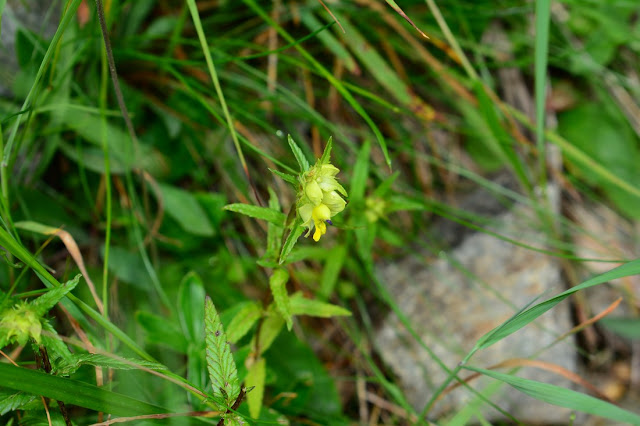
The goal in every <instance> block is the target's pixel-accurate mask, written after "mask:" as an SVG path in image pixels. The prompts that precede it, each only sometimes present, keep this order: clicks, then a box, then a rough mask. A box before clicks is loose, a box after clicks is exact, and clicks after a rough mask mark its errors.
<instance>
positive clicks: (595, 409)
mask: <svg viewBox="0 0 640 426" xmlns="http://www.w3.org/2000/svg"><path fill="white" fill-rule="evenodd" d="M464 368H465V369H467V370H470V371H475V372H478V373H481V374H484V375H485V376H489V377H492V378H494V379H496V380H500V381H502V382H505V383H507V384H508V385H510V386H512V387H514V388H516V389H517V390H519V391H520V392H522V393H524V394H527V395H529V396H530V397H532V398H535V399H538V400H540V401H544V402H548V403H549V404H553V405H558V406H560V407H566V408H570V409H572V410H577V411H581V412H583V413H589V414H595V415H596V416H602V417H605V418H607V419H611V420H616V421H619V422H624V423H628V424H636V425H637V424H640V416H639V415H637V414H634V413H632V412H630V411H627V410H623V409H622V408H620V407H617V406H615V405H613V404H611V403H609V402H606V401H603V400H601V399H597V398H594V397H592V396H589V395H585V394H583V393H580V392H576V391H573V390H570V389H565V388H562V387H560V386H554V385H550V384H548V383H542V382H537V381H535V380H528V379H523V378H520V377H516V376H512V375H510V374H504V373H498V372H495V371H490V370H485V369H482V368H476V367H464Z"/></svg>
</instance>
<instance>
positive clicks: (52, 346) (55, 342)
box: [40, 319, 72, 360]
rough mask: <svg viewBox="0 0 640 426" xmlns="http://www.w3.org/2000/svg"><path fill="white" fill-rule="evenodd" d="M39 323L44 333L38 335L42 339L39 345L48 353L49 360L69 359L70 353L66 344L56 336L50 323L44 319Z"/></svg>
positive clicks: (56, 333)
mask: <svg viewBox="0 0 640 426" xmlns="http://www.w3.org/2000/svg"><path fill="white" fill-rule="evenodd" d="M40 323H41V324H42V331H44V333H42V334H41V335H40V338H41V339H42V342H41V344H42V345H43V346H44V347H46V348H47V350H48V351H49V358H51V359H56V358H60V359H62V360H69V359H71V357H72V354H71V351H70V350H69V348H68V347H67V344H66V343H64V342H63V341H62V339H61V338H60V337H59V336H58V332H57V331H56V329H55V328H53V326H52V325H51V323H49V321H47V320H45V319H43V320H41V321H40Z"/></svg>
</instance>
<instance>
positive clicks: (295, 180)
mask: <svg viewBox="0 0 640 426" xmlns="http://www.w3.org/2000/svg"><path fill="white" fill-rule="evenodd" d="M269 171H270V172H271V173H273V174H274V175H276V176H278V177H279V178H280V179H282V180H284V181H285V182H289V183H290V184H291V185H293V186H294V187H297V186H298V185H300V182H298V178H297V177H295V176H294V175H290V174H289V173H282V172H279V171H277V170H273V169H269Z"/></svg>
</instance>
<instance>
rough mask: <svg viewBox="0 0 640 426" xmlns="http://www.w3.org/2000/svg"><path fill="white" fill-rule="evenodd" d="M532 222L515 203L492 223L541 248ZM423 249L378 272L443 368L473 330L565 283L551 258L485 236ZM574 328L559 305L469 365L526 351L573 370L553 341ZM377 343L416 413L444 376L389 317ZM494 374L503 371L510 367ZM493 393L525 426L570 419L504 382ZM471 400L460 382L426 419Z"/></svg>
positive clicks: (570, 351)
mask: <svg viewBox="0 0 640 426" xmlns="http://www.w3.org/2000/svg"><path fill="white" fill-rule="evenodd" d="M556 192H557V191H556ZM552 198H557V197H552ZM556 203H557V202H556ZM535 223H536V218H535V217H534V215H533V213H532V211H531V209H529V208H526V207H524V206H520V205H518V206H516V207H515V208H513V209H512V211H510V212H506V213H502V214H500V215H498V216H497V217H496V222H495V226H494V228H495V229H496V231H497V232H499V233H500V234H501V235H507V236H511V237H513V238H515V239H517V240H518V241H526V242H527V243H529V244H531V245H534V246H537V247H544V241H545V234H544V232H543V231H536V230H535V229H532V228H533V227H534V225H535ZM426 256H427V254H420V253H417V255H416V256H414V257H410V258H405V259H401V260H399V261H394V262H393V263H389V264H386V265H380V266H379V268H378V274H379V276H380V277H381V278H382V279H383V281H384V282H385V285H387V287H388V289H389V290H390V292H391V293H392V294H393V295H394V297H395V300H396V302H397V304H398V305H399V307H400V309H401V310H402V311H403V312H404V313H405V314H406V315H407V317H408V318H409V320H410V322H411V324H413V326H414V327H415V328H416V329H417V332H418V334H419V335H420V337H421V339H422V342H424V344H425V345H426V346H428V347H429V348H430V349H431V350H432V351H433V352H434V353H435V354H436V355H437V356H438V357H439V358H440V359H441V360H442V361H443V362H444V363H445V364H446V365H447V366H448V367H449V368H454V367H455V366H456V365H457V364H458V363H459V362H460V361H461V360H462V359H463V357H464V356H465V355H466V354H467V353H468V352H469V351H470V350H471V349H472V348H473V346H474V344H475V342H476V341H477V340H478V339H479V338H480V337H482V336H483V335H484V334H485V333H487V332H489V331H490V330H492V329H493V328H494V327H496V326H498V325H500V324H501V323H503V322H504V321H505V320H507V319H508V318H510V317H511V316H512V315H514V314H515V313H516V312H518V310H520V309H521V308H523V307H524V306H526V305H527V304H529V303H531V302H532V301H533V300H534V299H535V298H536V297H539V296H541V299H545V298H548V297H550V296H552V295H554V294H557V293H560V292H561V291H563V290H564V288H563V284H562V279H561V275H560V268H559V266H558V264H557V263H556V261H555V260H554V259H553V258H551V257H550V256H546V255H543V254H540V253H536V252H534V251H531V250H529V249H526V248H521V247H517V246H515V245H513V244H510V243H508V242H505V241H502V240H499V239H497V238H495V237H493V236H489V235H486V234H482V233H474V234H472V235H470V236H468V237H466V238H465V239H464V240H463V241H462V243H461V244H460V245H459V246H458V247H457V248H455V249H454V250H452V251H451V252H450V253H448V254H447V255H443V256H441V257H440V258H439V259H437V260H435V261H434V262H432V263H430V264H427V263H426V262H425V260H424V258H426ZM571 327H572V324H571V320H570V315H569V305H568V303H566V302H565V303H561V304H559V305H558V306H556V307H555V308H554V309H552V310H551V311H550V312H548V313H546V314H545V315H543V316H542V317H540V318H539V319H538V320H537V321H535V322H534V323H533V324H530V325H528V326H527V327H525V328H524V329H521V330H520V331H518V332H517V333H515V334H513V335H511V336H509V337H507V338H506V339H504V340H502V341H500V342H498V343H497V344H495V345H493V346H491V347H489V348H487V349H485V350H482V351H480V352H478V353H476V355H475V356H474V357H473V358H472V359H471V360H470V362H469V364H471V365H475V366H478V367H482V368H488V367H490V366H492V365H495V364H498V363H500V362H502V361H505V360H508V359H512V358H528V357H532V358H533V359H536V360H541V361H547V362H549V363H553V364H555V365H557V366H560V367H563V368H565V369H568V370H570V371H576V360H575V348H574V347H573V344H572V340H571V339H567V340H563V341H561V342H560V343H557V344H555V345H554V344H553V343H554V341H555V339H556V338H557V337H558V336H560V335H561V334H563V333H565V332H566V331H568V330H570V329H571ZM375 343H376V345H377V347H378V349H379V350H380V353H381V355H382V358H383V359H384V360H385V362H386V363H387V364H388V365H389V366H390V367H391V368H392V370H393V371H394V373H395V374H396V375H397V376H398V378H399V381H400V383H401V385H402V387H403V389H404V391H405V394H406V395H407V397H408V398H409V401H410V403H411V404H412V405H413V406H414V407H415V408H416V409H417V410H419V411H420V410H422V409H423V407H424V405H425V404H426V402H427V401H428V400H429V398H430V397H431V396H432V395H433V392H434V390H435V389H436V388H437V387H438V386H439V385H440V384H441V383H442V382H443V381H444V380H445V378H446V373H445V372H443V371H442V369H441V368H440V367H439V366H438V365H437V364H436V362H434V360H433V359H432V358H431V357H430V356H429V354H428V353H427V351H426V350H424V349H423V348H422V347H421V346H420V345H419V344H418V343H417V342H416V341H415V340H414V339H413V338H412V337H411V335H410V334H409V332H408V331H407V330H406V329H405V328H404V326H403V325H402V324H401V322H400V321H399V320H398V318H397V317H396V316H395V315H394V314H390V315H389V316H388V317H387V318H386V319H385V321H384V323H383V324H382V326H381V327H380V328H379V330H378V335H377V337H376V342H375ZM498 371H501V372H509V369H499V370H498ZM516 374H517V375H518V376H520V377H525V378H529V379H533V380H538V381H543V382H546V383H551V384H556V385H559V386H563V387H568V388H571V387H572V385H571V382H569V381H568V380H566V379H563V378H562V377H560V376H559V375H557V374H552V373H549V372H547V371H545V370H541V369H538V368H532V367H525V368H522V369H521V370H520V371H519V372H518V373H516ZM462 375H463V376H467V375H469V373H468V372H467V373H462ZM492 382H493V381H492V380H490V379H487V378H484V377H483V378H481V379H479V380H474V381H472V382H471V385H472V387H473V388H475V389H478V390H482V389H487V385H488V384H490V383H492ZM494 392H495V393H492V394H490V395H487V397H488V399H490V400H491V401H493V402H494V403H496V404H497V405H498V406H499V407H501V408H502V409H504V410H505V411H506V412H508V413H510V414H511V415H513V416H514V417H516V418H517V419H519V420H520V421H523V422H525V423H568V421H569V416H570V414H571V413H570V411H569V410H566V409H563V408H560V407H555V406H551V405H548V404H545V403H542V402H539V401H537V400H534V399H532V398H529V397H527V396H525V395H524V394H521V393H520V392H518V391H516V390H514V389H513V388H511V387H509V386H508V385H503V386H501V387H500V388H499V389H498V390H495V391H494ZM473 399H474V395H473V394H471V392H470V391H468V390H466V389H464V388H458V389H456V390H454V391H453V392H451V393H449V394H447V396H446V397H445V398H443V399H442V400H440V401H439V402H438V403H437V404H436V406H435V407H434V409H433V410H432V411H431V412H430V413H429V417H430V418H434V419H435V418H440V417H442V416H443V415H450V414H454V413H457V412H459V411H460V410H461V409H462V408H463V407H464V406H465V405H467V404H469V403H470V401H472V400H473ZM482 413H483V414H484V415H485V416H486V417H487V418H488V419H490V420H498V419H500V418H503V416H502V415H501V414H500V413H499V412H497V411H496V410H495V409H493V408H491V407H489V406H486V408H485V409H483V410H482Z"/></svg>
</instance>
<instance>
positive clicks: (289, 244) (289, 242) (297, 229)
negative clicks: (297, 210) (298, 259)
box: [278, 218, 304, 265]
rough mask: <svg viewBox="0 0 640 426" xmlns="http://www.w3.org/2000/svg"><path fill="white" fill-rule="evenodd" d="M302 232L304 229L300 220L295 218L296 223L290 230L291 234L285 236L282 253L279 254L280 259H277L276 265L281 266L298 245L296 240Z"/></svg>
mask: <svg viewBox="0 0 640 426" xmlns="http://www.w3.org/2000/svg"><path fill="white" fill-rule="evenodd" d="M303 232H304V228H303V227H302V220H301V219H300V218H296V221H295V222H293V226H292V228H291V232H289V235H288V236H287V239H286V241H285V242H284V244H283V245H282V252H280V259H278V263H279V264H280V265H282V264H283V263H284V261H285V260H287V256H289V253H291V250H292V249H293V248H294V247H295V245H296V244H297V243H298V238H300V235H302V233H303Z"/></svg>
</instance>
